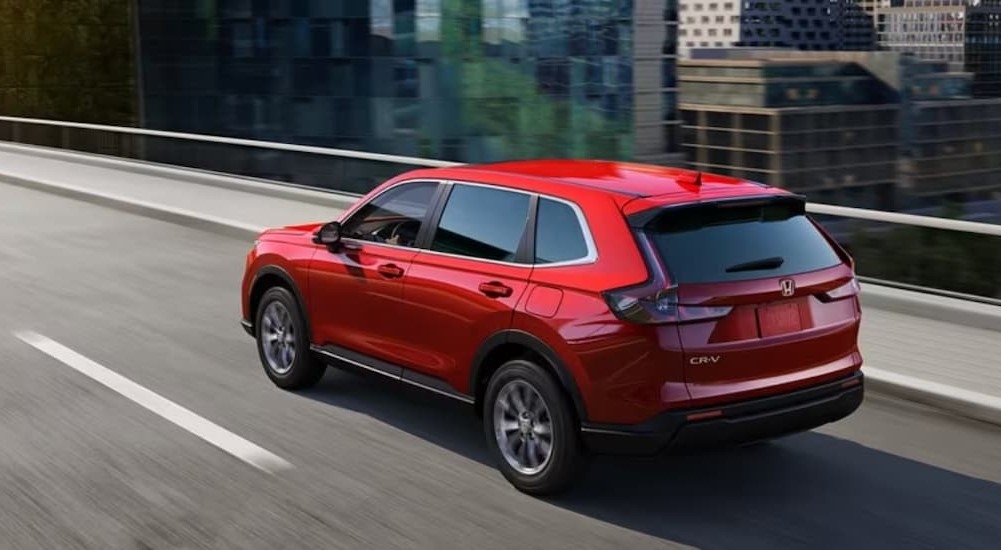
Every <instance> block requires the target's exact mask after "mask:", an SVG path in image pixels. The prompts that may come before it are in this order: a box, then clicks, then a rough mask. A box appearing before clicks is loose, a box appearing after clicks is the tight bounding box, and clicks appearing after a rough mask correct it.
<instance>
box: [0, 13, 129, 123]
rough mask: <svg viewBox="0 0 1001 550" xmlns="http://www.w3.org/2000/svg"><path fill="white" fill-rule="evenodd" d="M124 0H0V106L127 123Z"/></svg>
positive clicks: (11, 112)
mask: <svg viewBox="0 0 1001 550" xmlns="http://www.w3.org/2000/svg"><path fill="white" fill-rule="evenodd" d="M131 17H132V13H131V2H129V0H0V113H3V114H5V115H8V116H24V117H36V118H52V119H59V120H72V121H80V122H97V123H104V124H116V125H134V124H135V122H136V98H135V95H136V94H135V78H134V72H135V71H134V62H133V59H134V56H133V47H132V35H131V33H132V27H131Z"/></svg>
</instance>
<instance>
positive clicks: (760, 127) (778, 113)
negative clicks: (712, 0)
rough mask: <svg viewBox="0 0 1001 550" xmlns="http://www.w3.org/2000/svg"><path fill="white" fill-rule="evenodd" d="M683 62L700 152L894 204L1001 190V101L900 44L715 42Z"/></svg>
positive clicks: (718, 168)
mask: <svg viewBox="0 0 1001 550" xmlns="http://www.w3.org/2000/svg"><path fill="white" fill-rule="evenodd" d="M699 55H700V57H699V58H696V59H690V60H682V61H681V62H680V65H679V75H678V78H679V83H680V90H681V91H680V93H681V103H680V109H681V111H682V117H683V120H684V126H683V138H682V140H683V143H684V148H685V151H686V154H687V157H688V159H689V162H690V163H691V164H692V165H693V166H694V167H696V168H699V169H703V170H706V171H712V172H719V173H724V174H732V175H735V176H738V177H746V178H750V179H754V180H757V181H761V182H764V183H768V184H771V185H777V186H780V187H783V188H786V189H790V190H792V191H796V192H800V193H804V194H806V195H807V196H809V197H810V198H811V200H815V201H818V202H829V203H838V204H848V205H854V206H862V207H869V208H879V209H888V210H893V209H896V208H903V207H907V208H915V207H920V206H922V205H924V204H926V203H928V202H929V201H932V202H934V201H937V200H941V198H942V197H943V196H947V195H953V196H957V195H963V196H964V197H967V198H969V197H970V196H971V194H976V193H977V192H979V191H986V190H992V189H993V190H997V189H999V188H1001V159H999V158H998V157H999V156H998V155H997V152H998V151H1001V135H999V136H998V138H994V137H993V136H994V134H995V133H996V128H999V127H1001V99H983V100H973V99H970V90H971V86H972V75H970V74H968V73H957V72H954V71H952V70H951V69H950V67H949V65H947V64H946V63H941V62H928V61H921V60H918V59H916V58H915V57H914V56H911V55H906V54H900V53H897V52H867V53H861V52H854V53H850V52H801V51H795V50H785V51H782V50H754V49H731V50H718V51H705V52H700V53H699Z"/></svg>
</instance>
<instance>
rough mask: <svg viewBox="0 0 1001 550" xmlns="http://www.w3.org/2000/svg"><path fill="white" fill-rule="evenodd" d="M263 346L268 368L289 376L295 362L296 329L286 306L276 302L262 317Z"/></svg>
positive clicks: (272, 303) (269, 306) (271, 304)
mask: <svg viewBox="0 0 1001 550" xmlns="http://www.w3.org/2000/svg"><path fill="white" fill-rule="evenodd" d="M261 340H262V341H261V346H263V349H264V358H265V359H267V362H268V368H269V369H271V371H272V372H274V373H275V374H278V375H283V374H287V373H288V371H290V370H292V363H293V362H295V327H294V326H293V324H292V314H291V313H289V311H288V308H287V307H285V304H283V303H281V302H279V301H277V300H275V301H274V302H271V303H270V304H268V307H267V308H265V310H264V315H263V316H262V317H261Z"/></svg>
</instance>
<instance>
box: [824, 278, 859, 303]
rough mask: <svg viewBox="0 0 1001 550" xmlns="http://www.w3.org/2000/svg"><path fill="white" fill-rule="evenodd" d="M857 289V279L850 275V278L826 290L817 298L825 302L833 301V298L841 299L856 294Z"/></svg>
mask: <svg viewBox="0 0 1001 550" xmlns="http://www.w3.org/2000/svg"><path fill="white" fill-rule="evenodd" d="M859 290H860V287H859V284H858V279H857V278H855V277H854V276H852V280H850V281H848V282H847V283H845V284H843V285H841V286H839V287H838V288H835V289H832V290H828V291H827V292H825V293H823V294H821V295H820V296H819V298H820V299H821V300H823V301H825V302H833V301H835V300H843V299H845V298H850V297H852V296H857V295H858V293H859Z"/></svg>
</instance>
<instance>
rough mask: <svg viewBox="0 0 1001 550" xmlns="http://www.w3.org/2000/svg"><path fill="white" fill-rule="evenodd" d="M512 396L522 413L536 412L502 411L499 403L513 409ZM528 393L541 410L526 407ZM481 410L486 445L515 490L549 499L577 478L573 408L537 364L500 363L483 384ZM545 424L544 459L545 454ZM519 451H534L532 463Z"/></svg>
mask: <svg viewBox="0 0 1001 550" xmlns="http://www.w3.org/2000/svg"><path fill="white" fill-rule="evenodd" d="M515 392H519V393H518V395H519V396H520V397H521V404H522V405H524V409H525V410H527V409H533V408H534V409H535V410H536V412H535V414H534V415H533V414H528V415H527V416H521V415H512V414H510V413H505V412H504V411H505V404H506V405H507V407H506V408H507V410H509V411H514V410H516V409H518V406H517V401H516V400H515V395H514V393H515ZM533 392H534V396H536V397H535V398H536V399H541V402H542V403H543V404H544V407H538V406H536V407H532V406H531V405H532V402H531V401H530V400H531V399H532V397H531V396H532V395H533ZM483 410H484V415H483V416H484V422H483V426H484V432H485V435H486V438H487V447H488V448H489V450H490V453H491V454H492V455H493V457H494V460H495V461H496V462H497V464H498V469H499V470H500V471H501V473H502V474H503V475H504V477H505V478H506V479H507V480H508V482H510V483H511V485H513V486H514V487H515V488H516V489H518V490H519V491H521V492H523V493H526V494H529V495H534V496H546V495H555V494H558V493H562V492H564V491H566V490H567V489H569V488H570V487H571V486H572V485H573V484H575V483H576V482H577V481H578V479H579V478H580V477H582V476H583V474H584V471H585V470H586V466H587V455H586V453H585V452H584V449H583V446H582V444H581V441H580V432H579V430H578V426H577V424H578V423H577V419H576V417H575V414H574V410H573V407H572V406H571V403H570V400H569V399H568V398H567V396H566V395H565V393H564V392H563V389H562V387H561V386H560V385H559V382H557V381H556V380H555V379H554V378H553V377H552V376H551V375H550V374H549V373H548V372H546V371H545V370H544V369H543V368H541V367H540V366H538V365H536V364H534V363H532V362H530V361H525V360H521V359H516V360H513V361H509V362H507V363H505V364H503V365H501V367H500V368H499V369H497V372H495V373H494V375H493V376H492V377H491V379H490V382H489V384H488V386H487V391H486V396H485V402H484V408H483ZM523 412H524V411H523ZM517 418H523V419H524V420H520V421H519V420H516V419H517ZM547 421H548V428H549V430H548V431H549V439H548V441H549V443H550V448H549V453H548V455H546V453H545V443H546V437H545V431H546V424H547ZM498 424H502V426H498ZM515 426H518V428H517V429H515ZM498 428H502V429H498ZM505 428H506V429H505ZM527 434H531V435H527ZM533 436H534V437H533ZM526 438H527V439H526ZM516 440H517V441H516ZM533 442H534V447H533ZM505 448H506V449H507V452H505V450H504V449H505ZM522 449H524V450H525V451H526V453H528V452H531V450H532V449H535V450H536V452H535V453H534V455H533V456H534V458H535V460H527V458H528V457H527V455H526V454H520V453H521V450H522ZM543 457H544V458H543Z"/></svg>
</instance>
